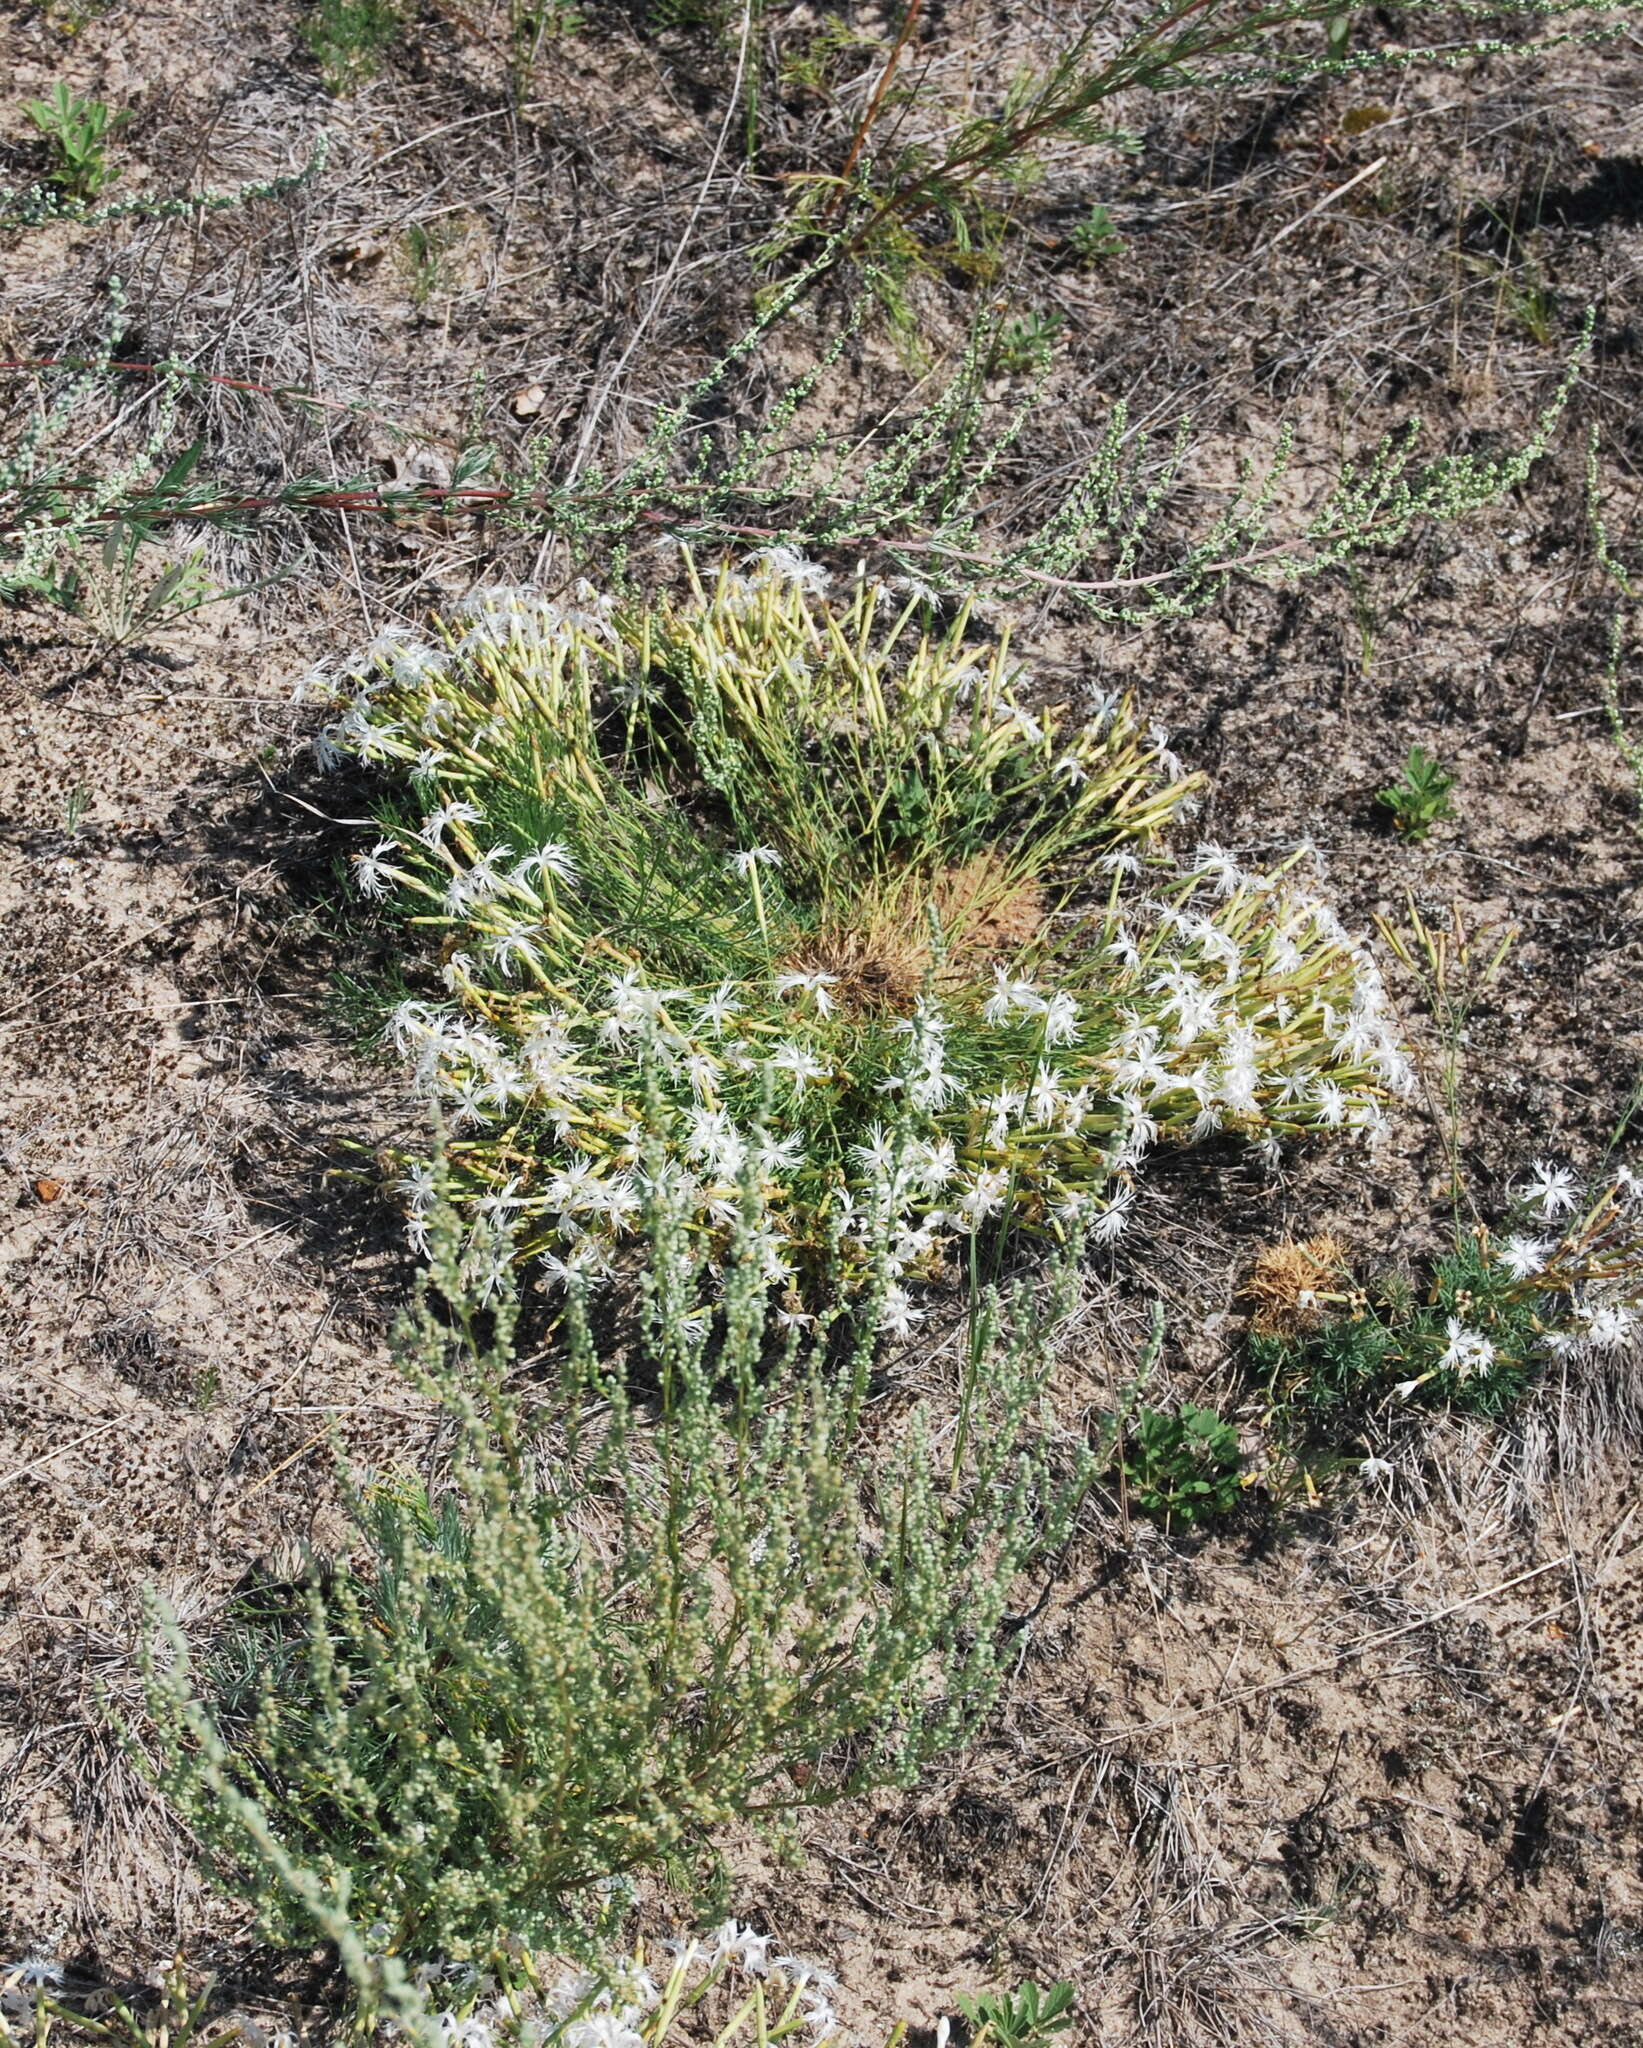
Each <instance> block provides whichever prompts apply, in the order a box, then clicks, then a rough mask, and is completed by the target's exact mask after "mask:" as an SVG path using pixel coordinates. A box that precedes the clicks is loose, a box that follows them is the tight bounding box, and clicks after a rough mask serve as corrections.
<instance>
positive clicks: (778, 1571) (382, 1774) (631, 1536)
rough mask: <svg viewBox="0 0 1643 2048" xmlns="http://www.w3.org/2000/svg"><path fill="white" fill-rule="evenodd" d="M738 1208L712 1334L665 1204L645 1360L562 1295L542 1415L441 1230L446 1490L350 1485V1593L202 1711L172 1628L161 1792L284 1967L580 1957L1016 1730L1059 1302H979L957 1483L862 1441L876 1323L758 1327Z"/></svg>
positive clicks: (254, 1656) (1059, 1496)
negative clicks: (845, 1813)
mask: <svg viewBox="0 0 1643 2048" xmlns="http://www.w3.org/2000/svg"><path fill="white" fill-rule="evenodd" d="M662 1167H663V1162H662V1159H661V1157H660V1154H659V1151H654V1152H653V1154H652V1156H651V1159H650V1161H649V1171H650V1177H651V1183H652V1185H653V1186H654V1187H660V1185H661V1183H662V1180H663V1172H662ZM745 1198H746V1210H745V1218H744V1222H743V1224H742V1226H741V1228H740V1229H739V1231H738V1232H737V1233H736V1237H735V1241H734V1243H733V1245H732V1247H731V1251H730V1253H729V1257H728V1262H727V1267H726V1273H725V1284H724V1296H723V1301H722V1304H721V1305H720V1308H719V1309H718V1311H717V1312H716V1313H715V1314H714V1315H712V1316H708V1315H703V1314H701V1313H699V1312H698V1310H697V1308H696V1303H697V1300H698V1297H699V1292H700V1286H701V1276H700V1272H699V1255H698V1253H697V1252H696V1251H695V1249H694V1248H693V1244H692V1239H691V1236H690V1233H689V1232H688V1230H687V1229H686V1228H685V1225H684V1219H683V1216H682V1215H681V1212H680V1206H679V1204H678V1202H677V1200H676V1199H674V1198H671V1197H667V1196H664V1195H661V1194H658V1195H656V1196H655V1197H654V1198H653V1199H652V1201H651V1203H650V1206H649V1211H648V1214H647V1218H646V1224H645V1251H646V1259H645V1271H644V1277H643V1281H642V1284H641V1295H642V1308H641V1313H640V1315H639V1331H638V1335H637V1338H636V1339H635V1341H634V1344H633V1346H632V1349H631V1351H630V1352H629V1353H628V1355H626V1356H624V1357H621V1358H618V1357H616V1356H611V1355H605V1354H603V1353H602V1352H601V1350H600V1349H599V1347H598V1346H597V1345H596V1342H595V1339H594V1336H593V1333H592V1331H591V1329H590V1326H589V1322H588V1319H587V1315H586V1310H585V1302H584V1295H585V1290H583V1289H580V1288H578V1289H574V1290H573V1291H572V1293H571V1296H570V1307H569V1311H568V1314H567V1318H566V1322H565V1325H564V1328H563V1331H562V1339H563V1341H562V1343H561V1345H560V1347H559V1349H558V1351H557V1353H556V1355H555V1360H554V1363H553V1365H552V1367H551V1376H550V1377H549V1378H548V1379H547V1381H546V1382H542V1381H539V1382H537V1384H536V1386H535V1387H534V1389H533V1394H532V1398H531V1399H530V1400H529V1401H528V1402H527V1400H526V1399H525V1398H523V1397H522V1396H521V1395H519V1394H518V1393H515V1392H513V1391H510V1389H509V1386H508V1380H509V1375H510V1373H511V1372H512V1371H513V1369H514V1365H515V1352H514V1341H513V1329H514V1307H513V1303H512V1300H511V1298H510V1296H509V1294H508V1293H507V1292H506V1291H505V1290H504V1291H503V1293H502V1294H501V1296H500V1298H499V1299H498V1300H497V1301H496V1304H495V1306H494V1308H493V1309H492V1310H491V1311H490V1313H489V1316H488V1317H486V1316H483V1315H482V1314H481V1313H480V1311H479V1310H478V1309H477V1308H476V1305H475V1296H474V1289H473V1285H472V1279H471V1266H472V1246H471V1244H469V1245H465V1244H464V1243H463V1242H462V1241H461V1239H460V1238H459V1236H458V1234H457V1232H456V1230H455V1226H454V1224H452V1223H451V1221H450V1219H449V1218H448V1217H446V1218H445V1219H443V1221H442V1223H441V1227H440V1228H438V1229H436V1231H435V1233H434V1243H433V1259H432V1266H431V1285H430V1284H428V1283H424V1286H423V1288H422V1291H421V1292H420V1293H419V1294H418V1297H417V1299H416V1303H415V1307H414V1310H413V1312H412V1313H411V1314H410V1315H409V1317H408V1318H407V1319H406V1321H405V1323H404V1325H403V1326H402V1329H401V1332H400V1337H399V1354H400V1357H401V1359H402V1362H403V1365H404V1368H405V1370H406V1372H407V1373H408V1375H409V1376H410V1377H411V1378H412V1379H413V1380H414V1381H415V1382H416V1383H417V1384H418V1385H420V1386H421V1387H423V1388H424V1389H425V1390H426V1391H427V1392H428V1393H430V1394H431V1395H432V1396H433V1397H434V1398H435V1399H436V1400H437V1401H438V1402H439V1403H440V1405H441V1406H442V1407H443V1409H444V1410H445V1412H446V1414H447V1415H448V1417H449V1419H450V1422H451V1424H452V1427H453V1429H454V1432H455V1439H456V1442H455V1449H454V1451H453V1454H452V1459H451V1474H450V1478H449V1481H448V1482H447V1483H446V1484H445V1486H444V1487H443V1488H442V1489H435V1490H432V1491H431V1490H430V1489H429V1488H428V1486H427V1485H425V1483H424V1482H423V1481H422V1480H420V1479H418V1478H413V1477H410V1476H408V1475H383V1476H379V1477H378V1478H376V1479H374V1480H372V1481H368V1482H365V1483H362V1484H360V1485H359V1486H358V1487H357V1488H356V1489H355V1490H353V1492H352V1494H351V1507H352V1513H353V1517H354V1522H355V1543H354V1546H353V1558H354V1560H355V1561H353V1562H351V1563H349V1564H347V1565H339V1566H338V1567H337V1568H336V1569H335V1571H334V1572H333V1573H332V1574H331V1575H330V1576H328V1577H322V1576H319V1575H317V1574H316V1576H315V1577H314V1578H313V1580H312V1582H311V1583H310V1586H309V1589H308V1593H307V1601H306V1616H305V1619H304V1618H298V1617H294V1616H290V1615H287V1616H286V1617H285V1618H284V1619H282V1618H281V1617H280V1616H279V1615H278V1614H277V1613H273V1614H270V1613H269V1612H268V1611H267V1609H266V1607H264V1609H263V1610H261V1611H260V1614H258V1615H248V1616H247V1617H246V1618H245V1619H244V1620H243V1622H242V1624H241V1630H240V1634H239V1637H238V1640H237V1641H236V1642H232V1643H231V1644H230V1645H229V1647H228V1649H227V1650H226V1651H224V1652H223V1653H221V1655H220V1656H219V1657H218V1659H217V1662H216V1664H215V1665H214V1666H210V1667H207V1668H208V1669H209V1670H214V1671H215V1672H216V1674H217V1678H216V1685H215V1688H213V1685H212V1684H211V1682H210V1681H209V1680H208V1681H207V1683H206V1686H205V1692H206V1694H207V1695H210V1694H211V1693H212V1691H213V1689H215V1691H216V1694H217V1698H216V1701H215V1703H214V1704H210V1703H208V1701H207V1700H202V1699H201V1698H200V1697H199V1696H197V1695H196V1692H195V1690H194V1688H195V1684H196V1681H195V1679H194V1677H193V1675H192V1674H191V1671H190V1668H189V1664H188V1661H187V1657H186V1653H185V1652H184V1649H183V1645H182V1642H181V1638H180V1636H179V1634H178V1632H177V1630H176V1629H175V1627H174V1626H170V1627H169V1629H168V1633H169V1637H170V1642H171V1645H172V1647H173V1649H174V1650H175V1653H176V1654H175V1655H174V1656H173V1657H171V1658H170V1659H162V1660H161V1661H160V1665H159V1666H156V1667H153V1671H152V1678H151V1706H152V1712H153V1715H154V1718H155V1721H156V1724H157V1726H158V1729H159V1731H160V1738H161V1741H162V1743H163V1747H164V1755H165V1762H164V1766H163V1772H162V1782H163V1783H164V1785H165V1787H166V1788H167V1790H168V1791H169V1793H170V1794H171V1796H172V1798H173V1800H174V1801H175V1803H176V1806H177V1808H178V1811H179V1812H180V1813H181V1814H182V1816H183V1817H184V1818H185V1819H186V1821H187V1822H188V1824H189V1825H190V1827H191V1828H192V1829H193V1830H194V1831H195V1833H196V1834H197V1835H198V1836H199V1838H200V1839H201V1841H202V1842H203V1843H205V1844H206V1846H207V1847H208V1849H209V1850H210V1851H211V1852H212V1855H213V1857H214V1859H215V1860H216V1862H217V1864H218V1866H219V1868H220V1870H221V1872H222V1874H223V1876H224V1878H225V1881H226V1882H227V1883H228V1884H229V1885H230V1886H231V1887H232V1888H233V1889H234V1890H236V1891H237V1892H239V1893H240V1894H241V1895H243V1896H244V1897H246V1898H247V1899H249V1900H250V1901H251V1903H252V1904H253V1906H254V1907H255V1909H256V1913H257V1917H258V1920H259V1923H260V1925H261V1926H262V1927H263V1928H264V1929H265V1930H266V1931H267V1933H268V1934H269V1935H270V1936H271V1937H272V1938H274V1939H276V1940H279V1941H281V1942H286V1943H295V1944H297V1945H306V1944H307V1943H309V1942H310V1941H312V1940H313V1939H314V1938H315V1937H316V1935H323V1934H325V1933H326V1932H327V1931H328V1929H327V1925H326V1920H325V1917H324V1915H325V1914H340V1915H343V1916H345V1917H346V1918H347V1919H349V1920H350V1921H351V1922H352V1923H353V1924H354V1925H356V1926H358V1927H360V1928H368V1927H370V1926H371V1925H373V1924H374V1925H377V1926H378V1927H379V1928H380V1929H384V1930H387V1933H386V1935H382V1934H379V1936H378V1939H379V1941H380V1940H383V1939H386V1940H387V1941H388V1943H389V1945H390V1946H391V1947H392V1948H393V1949H395V1950H396V1951H398V1952H401V1953H406V1954H409V1955H412V1956H427V1955H430V1954H433V1953H435V1952H444V1953H446V1954H450V1955H455V1956H463V1955H474V1954H483V1953H486V1952H488V1951H489V1949H490V1948H491V1947H492V1946H493V1945H495V1944H496V1943H498V1942H500V1941H502V1940H503V1939H504V1938H505V1937H512V1938H514V1939H516V1940H518V1941H523V1942H525V1943H528V1944H535V1945H540V1944H544V1943H546V1944H547V1945H549V1946H550V1947H551V1946H552V1944H553V1943H555V1942H558V1941H566V1940H569V1941H572V1942H574V1941H575V1940H577V1939H580V1938H583V1937H585V1936H586V1935H588V1934H589V1933H590V1932H591V1931H592V1923H596V1922H597V1920H598V1918H599V1913H600V1910H601V1907H602V1906H605V1905H609V1904H610V1902H611V1900H612V1898H613V1897H614V1898H615V1899H616V1901H617V1903H618V1904H620V1903H621V1898H622V1894H621V1893H620V1890H618V1891H617V1893H615V1894H613V1893H612V1891H611V1882H612V1881H613V1880H617V1879H620V1878H622V1877H623V1876H625V1875H626V1874H627V1873H631V1872H638V1871H642V1870H656V1869H663V1870H672V1871H674V1872H675V1873H676V1874H680V1875H683V1874H685V1873H686V1872H687V1871H688V1870H690V1869H691V1868H692V1867H694V1866H697V1864H698V1859H700V1858H701V1857H702V1856H703V1855H704V1854H705V1853H706V1852H707V1851H708V1849H709V1846H710V1844H711V1840H712V1837H713V1835H714V1833H715V1831H716V1830H718V1829H720V1828H722V1827H724V1826H725V1825H726V1824H728V1823H732V1822H737V1821H745V1820H749V1819H751V1820H753V1821H755V1822H767V1823H775V1822H777V1821H779V1820H780V1818H781V1817H782V1816H783V1815H785V1814H788V1813H790V1812H792V1811H793V1810H795V1809H798V1808H802V1807H807V1806H816V1805H820V1804H825V1803H828V1802H830V1801H833V1800H835V1799H838V1798H840V1797H843V1796H845V1795H847V1794H850V1793H853V1792H856V1791H859V1790H861V1789H862V1788H864V1787H868V1786H873V1785H877V1784H883V1783H892V1782H895V1783H906V1782H910V1781H911V1780H912V1779H913V1778H914V1777H915V1776H916V1774H917V1771H918V1769H919V1766H920V1764H921V1763H922V1762H923V1760H924V1759H926V1758H927V1757H929V1756H931V1755H933V1754H934V1753H936V1752H938V1751H940V1750H943V1749H946V1748H949V1747H951V1746H952V1745H953V1744H955V1743H957V1742H958V1741H959V1740H960V1739H961V1738H962V1737H963V1736H964V1734H965V1733H966V1731H967V1730H968V1729H969V1727H970V1726H971V1724H972V1723H973V1721H974V1719H975V1717H976V1716H977V1715H978V1714H979V1713H981V1712H982V1711H984V1710H985V1709H986V1708H987V1707H988V1705H989V1704H990V1703H991V1702H992V1700H993V1699H994V1698H995V1696H996V1694H997V1692H998V1690H999V1687H1000V1684H1001V1681H1002V1675H1003V1667H1004V1662H1005V1660H1004V1659H1003V1658H1002V1656H1001V1649H1000V1624H1001V1622H1002V1621H1003V1619H1004V1616H1005V1612H1006V1603H1007V1601H1008V1598H1009V1595H1010V1591H1011V1587H1012V1585H1013V1584H1014V1583H1015V1581H1016V1580H1017V1578H1018V1576H1019V1574H1020V1572H1021V1570H1022V1568H1023V1566H1024V1565H1026V1564H1027V1562H1028V1561H1029V1560H1030V1559H1031V1558H1032V1557H1033V1556H1034V1554H1035V1553H1036V1552H1037V1551H1038V1550H1039V1549H1040V1548H1042V1547H1044V1546H1049V1545H1054V1544H1056V1543H1059V1542H1060V1541H1061V1540H1062V1539H1063V1538H1064V1535H1065V1532H1066V1528H1067V1525H1068V1521H1069V1517H1070V1515H1071V1513H1072V1510H1073V1508H1074V1506H1075V1505H1076V1502H1077V1500H1078V1498H1079V1497H1080V1495H1081V1493H1082V1490H1083V1487H1084V1485H1085V1484H1086V1483H1087V1479H1088V1476H1089V1471H1090V1466H1091V1459H1090V1457H1089V1455H1088V1453H1087V1452H1083V1451H1079V1450H1070V1451H1068V1452H1066V1453H1065V1454H1062V1453H1058V1452H1056V1451H1055V1449H1054V1447H1053V1445H1052V1444H1051V1443H1050V1441H1049V1439H1048V1437H1047V1435H1046V1426H1047V1420H1048V1418H1047V1417H1046V1416H1045V1415H1044V1414H1043V1412H1042V1406H1041V1394H1042V1388H1043V1382H1044V1379H1045V1375H1046V1371H1047V1366H1048V1361H1049V1357H1050V1352H1051V1347H1052V1344H1053V1333H1054V1330H1055V1327H1056V1325H1057V1321H1058V1314H1057V1309H1058V1304H1059V1303H1061V1302H1063V1301H1064V1296H1063V1294H1062V1291H1061V1290H1062V1289H1063V1287H1064V1286H1065V1285H1066V1284H1067V1282H1068V1275H1069V1270H1070V1269H1069V1268H1068V1267H1067V1266H1066V1265H1065V1264H1063V1265H1061V1266H1059V1267H1057V1268H1055V1269H1054V1271H1053V1273H1052V1275H1051V1277H1050V1279H1049V1280H1048V1281H1047V1282H1046V1283H1043V1285H1044V1286H1046V1287H1047V1288H1048V1294H1047V1295H1046V1294H1045V1293H1044V1292H1042V1291H1040V1290H1039V1289H1038V1288H1029V1287H1028V1286H1026V1285H1025V1284H1023V1285H1022V1286H1021V1287H1020V1288H1018V1290H1017V1291H1016V1293H1015V1294H1014V1295H1013V1296H1012V1297H1011V1299H1010V1300H1009V1301H1008V1302H1001V1300H1000V1299H999V1298H998V1297H997V1296H996V1295H994V1294H989V1293H986V1292H980V1293H978V1294H977V1296H976V1297H975V1298H974V1301H973V1304H972V1310H973V1327H972V1333H971V1345H970V1349H971V1352H972V1354H973V1355H974V1356H975V1357H976V1358H978V1359H979V1361H980V1364H981V1369H980V1370H979V1371H977V1372H975V1373H971V1374H969V1375H968V1376H967V1377H966V1380H965V1385H964V1388H963V1390H962V1392H961V1394H960V1396H959V1413H958V1421H957V1441H958V1442H959V1443H960V1444H962V1445H963V1446H964V1450H963V1452H962V1454H961V1455H955V1454H954V1453H953V1451H952V1450H951V1449H950V1448H949V1447H947V1446H946V1445H943V1446H940V1447H938V1445H937V1444H936V1442H935V1441H934V1440H933V1437H932V1430H931V1425H930V1423H929V1422H928V1420H927V1419H926V1417H925V1415H924V1412H923V1411H922V1409H917V1408H915V1409H912V1410H910V1411H909V1410H908V1409H906V1408H905V1406H903V1407H902V1408H901V1409H899V1410H898V1409H897V1408H896V1406H895V1404H894V1403H893V1402H892V1403H890V1404H889V1405H888V1407H887V1406H886V1404H885V1403H884V1402H883V1401H882V1399H879V1400H875V1402H874V1404H873V1405H872V1407H871V1409H870V1408H869V1405H868V1393H869V1386H870V1379H871V1375H872V1369H873V1348H874V1339H873V1336H872V1329H873V1321H874V1319H873V1317H872V1316H870V1315H869V1316H865V1317H862V1316H850V1315H847V1314H846V1313H845V1312H844V1311H843V1310H842V1308H841V1307H840V1305H839V1302H838V1300H837V1298H835V1299H834V1302H833V1304H832V1306H831V1307H830V1308H829V1309H827V1310H826V1311H824V1313H823V1314H822V1315H821V1317H820V1318H819V1319H818V1320H817V1321H816V1322H815V1323H814V1325H811V1324H810V1323H809V1321H808V1319H805V1320H804V1321H803V1322H800V1321H795V1320H794V1319H792V1318H787V1317H783V1316H781V1315H780V1313H779V1312H778V1311H775V1310H773V1309H772V1307H771V1304H770V1299H769V1292H768V1288H767V1284H766V1281H765V1278H764V1274H763V1266H762V1259H761V1256H760V1247H759V1234H758V1224H757V1208H756V1195H755V1192H754V1190H753V1189H752V1187H751V1186H748V1187H747V1188H746V1190H745ZM488 1262H489V1260H488V1255H486V1256H485V1257H483V1258H482V1259H481V1262H480V1263H481V1264H482V1265H487V1264H488ZM486 1324H488V1327H482V1325H486ZM641 1390H642V1391H641ZM892 1418H894V1419H892ZM1058 1466H1059V1468H1060V1469H1059V1471H1058V1470H1057V1467H1058ZM246 1671H250V1672H254V1673H255V1674H256V1676H255V1678H254V1679H237V1678H235V1676H234V1674H235V1673H236V1672H246ZM225 1788H226V1793H225ZM227 1795H232V1796H227ZM270 1841H272V1842H273V1843H275V1845H276V1850H277V1853H274V1852H270V1850H269V1848H268V1843H269V1842H270ZM292 1871H300V1872H303V1873H306V1876H305V1877H304V1879H303V1882H302V1886H301V1887H300V1888H294V1887H293V1884H292V1881H291V1876H290V1873H291V1872H292ZM316 1899H317V1900H318V1901H319V1903H320V1906H321V1907H323V1912H321V1911H319V1910H318V1909H317V1908H316V1905H315V1901H316ZM579 1929H580V1931H581V1932H580V1934H579V1933H578V1930H579Z"/></svg>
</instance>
